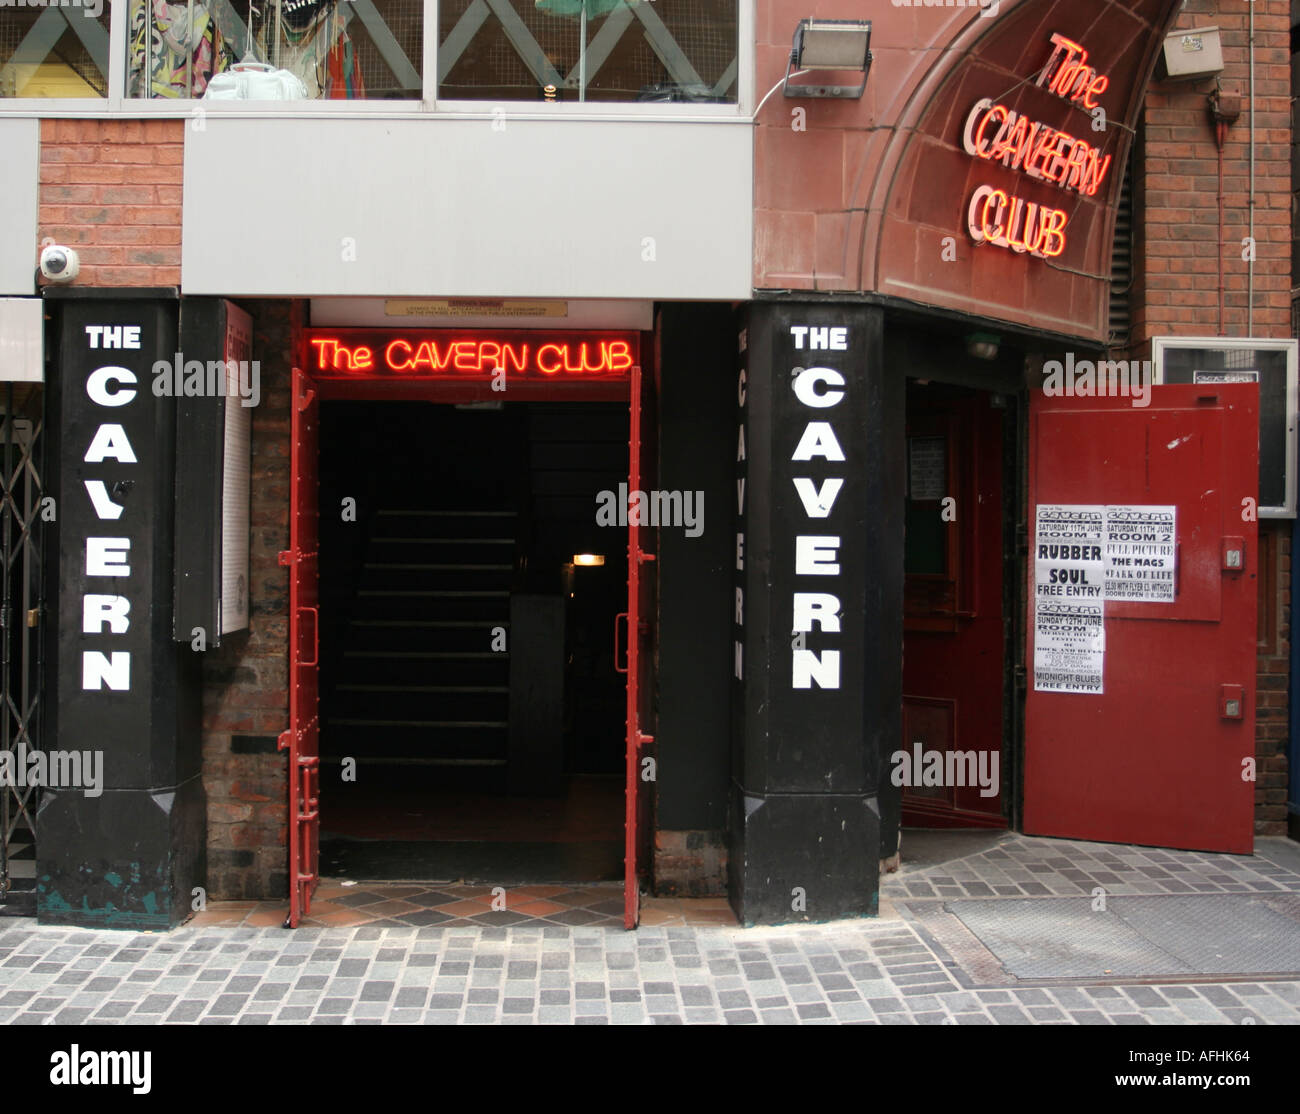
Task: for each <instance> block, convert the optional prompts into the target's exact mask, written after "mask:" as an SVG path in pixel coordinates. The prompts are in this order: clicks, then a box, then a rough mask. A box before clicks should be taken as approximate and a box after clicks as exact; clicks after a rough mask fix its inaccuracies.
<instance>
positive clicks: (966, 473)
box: [893, 380, 1016, 829]
mask: <svg viewBox="0 0 1300 1114" xmlns="http://www.w3.org/2000/svg"><path fill="white" fill-rule="evenodd" d="M1013 405H1014V400H1013V399H1011V398H1009V397H1008V396H1006V395H1000V394H995V393H992V392H989V391H981V390H975V389H971V388H969V387H961V386H955V385H950V384H944V383H939V382H935V381H925V380H909V381H908V385H907V503H906V540H905V548H904V596H903V599H904V610H903V632H904V633H903V738H902V740H901V744H902V747H901V750H900V751H899V752H897V753H896V754H895V756H894V757H895V761H894V763H893V766H894V776H895V779H896V780H895V784H899V783H900V781H899V779H901V784H902V787H903V793H902V821H903V826H904V827H905V828H911V829H918V828H920V829H926V828H930V829H933V828H939V829H944V828H1005V827H1006V826H1007V823H1008V807H1007V806H1008V805H1009V803H1010V800H1009V799H1010V797H1011V793H1010V792H1009V790H1008V787H1009V786H1010V784H1011V781H1010V770H1009V769H1008V763H1007V760H1006V759H1007V756H1008V755H1010V754H1011V753H1012V752H1013V748H1011V747H1010V746H1008V745H1007V741H1008V737H1009V728H1010V725H1012V724H1013V723H1014V715H1013V708H1012V701H1013V699H1014V688H1013V683H1012V681H1013V676H1014V674H1013V670H1012V667H1011V665H1010V658H1009V653H1010V634H1009V627H1008V625H1007V622H1006V617H1007V616H1008V615H1010V614H1013V611H1014V609H1009V608H1008V607H1007V604H1006V601H1007V600H1009V599H1010V598H1012V595H1013V593H1014V590H1015V589H1014V585H1015V579H1014V578H1015V568H1014V561H1015V552H1016V549H1015V537H1014V529H1013V527H1012V526H1011V524H1010V523H1011V518H1012V516H1009V515H1007V514H1006V513H1004V509H1005V508H1007V507H1010V506H1012V505H1013V504H1014V499H1015V494H1014V487H1012V488H1011V489H1010V490H1009V489H1008V487H1007V483H1008V481H1009V480H1010V481H1014V477H1015V459H1014V455H1013V456H1011V457H1008V456H1007V452H1008V447H1009V446H1014V444H1015V437H1014V432H1013V431H1014V426H1013V424H1012V423H1013V422H1014V420H1015V419H1014V412H1013V410H1012V409H1011V407H1013Z"/></svg>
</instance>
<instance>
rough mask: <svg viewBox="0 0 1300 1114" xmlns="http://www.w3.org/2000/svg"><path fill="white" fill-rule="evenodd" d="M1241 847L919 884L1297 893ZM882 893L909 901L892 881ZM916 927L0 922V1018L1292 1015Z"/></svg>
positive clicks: (1046, 854)
mask: <svg viewBox="0 0 1300 1114" xmlns="http://www.w3.org/2000/svg"><path fill="white" fill-rule="evenodd" d="M1234 862H1235V860H1233V861H1228V862H1223V863H1221V862H1219V861H1217V860H1216V859H1215V858H1214V857H1212V856H1198V855H1196V854H1195V853H1185V852H1167V853H1154V852H1145V851H1141V850H1139V849H1131V848H1120V849H1117V850H1113V851H1112V850H1109V849H1105V848H1099V847H1092V848H1091V849H1090V848H1089V846H1088V845H1082V844H1074V843H1071V842H1070V841H1055V840H1043V841H1037V840H1026V839H1024V838H1023V837H1019V836H1015V837H1008V839H1006V840H1004V841H1001V842H1000V843H999V844H998V846H997V847H995V848H992V849H990V850H989V851H987V852H986V853H985V854H984V855H980V856H967V857H965V858H963V859H961V860H959V861H958V862H956V863H951V864H949V865H948V866H947V868H946V869H942V868H939V869H935V870H933V871H931V872H930V873H931V874H932V875H933V876H934V877H932V878H930V879H929V881H930V882H931V883H933V885H932V886H931V889H933V886H934V885H940V886H946V885H953V886H956V887H958V888H960V889H961V891H962V893H963V894H966V895H972V896H975V895H979V896H982V897H985V898H989V889H990V888H991V889H992V893H995V894H996V893H1002V892H1003V891H1008V892H1007V893H1006V896H1021V895H1022V894H1023V893H1025V892H1037V891H1033V890H1032V889H1031V887H1033V886H1040V887H1041V888H1042V892H1043V893H1044V894H1048V895H1050V894H1051V893H1052V892H1053V891H1054V890H1055V891H1061V892H1078V889H1079V887H1080V886H1081V885H1091V884H1092V883H1094V882H1095V883H1097V884H1107V889H1108V891H1109V892H1112V893H1115V892H1117V889H1116V887H1117V886H1118V885H1121V884H1122V883H1116V882H1112V881H1111V880H1112V879H1122V880H1124V881H1125V882H1127V881H1129V880H1132V881H1133V882H1134V885H1133V886H1132V887H1131V889H1132V892H1134V893H1145V894H1155V893H1159V892H1161V891H1162V889H1166V890H1167V888H1168V887H1169V886H1170V885H1179V886H1185V887H1187V888H1188V890H1187V891H1186V892H1210V890H1209V889H1207V888H1206V887H1207V884H1213V885H1215V886H1220V887H1227V886H1231V885H1244V886H1247V887H1249V889H1250V892H1261V891H1263V890H1267V889H1269V888H1270V887H1272V888H1275V889H1276V888H1286V889H1288V890H1294V891H1295V892H1300V876H1297V875H1295V874H1293V873H1292V872H1289V871H1286V870H1284V869H1278V868H1274V867H1272V865H1271V864H1267V865H1268V869H1267V870H1266V869H1262V866H1263V865H1264V864H1261V863H1258V862H1256V861H1253V860H1245V863H1246V864H1249V865H1234ZM917 873H920V872H917ZM940 879H945V880H951V882H949V881H940ZM1225 879H1230V880H1229V881H1225ZM1232 880H1236V881H1232ZM916 881H918V879H917V878H915V877H913V878H911V879H910V880H909V887H910V884H911V883H914V882H916ZM981 886H984V887H985V889H980V887H981ZM997 887H1001V888H1002V889H1001V890H999V889H997ZM883 889H884V890H885V891H886V892H891V891H892V893H893V894H894V895H895V899H896V900H897V897H898V896H900V895H901V896H903V898H904V900H911V899H910V898H907V897H906V894H907V893H908V892H909V891H908V888H905V887H904V886H903V885H902V884H900V882H899V881H898V880H897V879H894V878H887V879H885V882H884V886H883ZM1225 892H1227V891H1226V890H1225ZM1243 892H1244V891H1243ZM989 899H990V900H993V901H996V900H998V899H997V898H989ZM927 900H928V901H929V902H930V903H931V904H930V906H929V908H931V909H935V908H936V907H935V905H934V904H933V901H934V899H933V898H932V897H931V898H926V899H921V900H920V901H918V905H917V906H916V907H915V908H916V909H920V908H921V907H922V902H923V901H927ZM1040 900H1047V901H1050V900H1053V899H1052V898H1051V897H1050V896H1044V897H1042V898H1040ZM905 908H906V907H905ZM1009 908H1010V907H1009ZM911 924H912V922H911V919H910V917H909V918H905V919H904V920H902V921H890V922H874V921H851V922H840V923H838V924H830V925H820V926H814V925H795V926H790V927H789V928H788V929H785V930H781V931H780V933H779V934H776V933H773V934H770V935H769V934H767V930H754V931H753V933H752V934H750V932H749V930H737V929H735V928H722V927H712V926H690V925H673V926H667V927H662V928H651V927H647V928H645V929H642V930H641V931H640V932H638V933H636V934H628V933H624V932H623V931H622V930H621V928H615V927H609V928H606V927H603V926H599V925H595V926H590V927H577V928H570V927H562V926H556V925H549V926H537V925H527V924H522V925H513V926H510V927H506V926H502V925H498V926H470V927H465V928H461V927H457V928H454V929H450V930H448V929H425V928H420V929H417V928H415V927H413V926H410V925H403V926H392V925H384V926H366V928H365V929H341V928H339V929H334V928H323V927H322V928H312V929H311V930H310V934H306V933H304V932H303V930H298V931H297V932H295V933H292V934H288V933H285V932H284V931H283V930H282V929H279V928H278V926H276V927H275V928H274V929H272V928H266V929H260V928H242V927H241V928H236V929H230V928H225V927H210V928H205V929H202V930H201V931H199V930H195V929H193V928H189V927H186V928H182V929H179V930H176V931H175V932H173V933H169V934H129V935H127V936H125V937H122V936H121V935H119V934H113V937H112V939H111V941H110V942H107V943H103V944H101V943H99V941H100V940H102V939H103V938H104V936H105V935H106V934H101V933H99V932H94V931H78V932H76V933H68V932H60V931H57V930H56V931H51V930H48V929H41V928H38V927H36V926H34V925H33V924H32V923H31V922H29V921H23V920H19V919H15V920H14V922H13V923H11V924H8V925H5V926H3V927H0V1022H4V1021H9V1022H10V1023H19V1024H27V1023H40V1022H41V1021H43V1020H46V1019H54V1020H57V1021H59V1022H64V1021H69V1022H72V1023H86V1022H89V1023H91V1024H101V1023H106V1022H107V1023H125V1024H138V1023H143V1024H152V1023H157V1022H163V1023H169V1024H194V1023H196V1022H198V1023H203V1024H226V1023H230V1022H232V1021H237V1022H238V1023H240V1024H303V1023H317V1024H353V1023H355V1024H364V1023H371V1022H377V1021H381V1020H387V1021H389V1022H392V1023H399V1024H401V1023H405V1024H416V1023H425V1024H455V1023H470V1024H501V1023H515V1022H521V1023H540V1024H563V1025H569V1024H574V1023H582V1024H642V1023H647V1022H653V1023H656V1024H659V1023H682V1022H684V1023H686V1024H718V1023H729V1024H740V1023H744V1024H752V1023H766V1024H790V1023H804V1024H835V1023H850V1022H858V1023H864V1022H867V1023H870V1022H879V1023H882V1024H915V1023H919V1024H949V1023H953V1024H958V1025H961V1024H1028V1023H1038V1024H1057V1023H1065V1024H1110V1023H1113V1024H1145V1023H1158V1024H1168V1023H1179V1024H1203V1023H1217V1024H1223V1023H1241V1022H1242V1021H1245V1020H1256V1021H1259V1022H1260V1023H1290V1024H1296V1023H1300V978H1293V979H1287V980H1278V981H1269V980H1267V979H1265V980H1260V981H1257V982H1255V983H1236V984H1231V983H1221V982H1216V981H1215V980H1214V979H1212V978H1206V979H1204V980H1203V981H1201V982H1197V983H1196V984H1194V985H1191V984H1173V985H1149V986H1148V985H1140V986H1127V985H1123V986H1119V985H1079V986H1059V987H1032V986H1031V987H1024V986H1017V985H1015V981H1014V980H1013V979H1011V978H1010V976H1007V975H1002V974H999V975H997V976H994V977H992V978H991V979H990V978H989V976H987V975H984V976H981V977H980V979H978V980H976V981H975V987H974V988H973V989H967V986H966V980H968V979H975V976H974V975H973V974H972V973H971V972H969V971H968V972H965V973H959V972H960V969H959V968H953V969H949V968H948V967H947V966H946V965H945V962H944V961H945V959H946V957H945V956H944V955H943V953H942V951H939V954H938V955H936V953H935V951H932V950H931V948H930V947H928V946H927V944H926V943H925V942H923V940H922V939H921V937H920V936H919V935H918V934H917V933H916V932H914V931H913V929H912V927H911ZM74 936H75V937H76V938H78V940H79V942H78V943H77V945H76V946H75V947H73V946H70V940H71V939H72V938H73V937H74ZM926 939H927V940H931V939H935V937H932V936H927V938H926ZM936 950H938V949H936ZM956 958H957V959H958V961H959V962H962V963H964V962H966V961H965V959H964V958H963V955H960V954H959V955H957V957H956ZM15 960H16V962H13V961H15ZM953 976H959V977H958V981H954V978H953ZM990 981H991V984H992V985H985V984H987V983H989V982H990ZM187 996H188V997H187Z"/></svg>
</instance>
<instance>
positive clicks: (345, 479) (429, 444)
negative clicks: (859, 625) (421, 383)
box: [319, 400, 628, 884]
mask: <svg viewBox="0 0 1300 1114" xmlns="http://www.w3.org/2000/svg"><path fill="white" fill-rule="evenodd" d="M627 415H628V410H627V404H626V403H602V402H518V403H495V402H493V403H476V404H468V405H466V404H462V405H453V404H448V403H433V402H424V401H410V400H405V401H327V402H323V403H322V404H321V412H320V431H321V437H320V497H319V506H320V597H321V598H320V685H321V689H320V691H321V703H320V724H321V732H320V747H321V817H322V830H321V873H322V874H323V875H325V876H335V877H345V878H356V879H368V880H406V879H412V880H415V879H418V880H425V881H447V880H453V881H454V880H464V881H466V882H492V883H494V884H495V883H502V884H524V883H538V882H556V881H565V882H586V881H603V880H611V881H612V880H617V879H621V878H622V877H623V870H624V867H623V857H624V845H623V835H624V832H623V821H624V808H625V804H624V801H625V798H624V789H625V786H624V779H623V770H624V762H625V732H624V713H625V691H626V690H625V683H624V677H623V675H622V674H620V673H619V672H617V671H616V669H615V664H616V663H615V661H614V629H615V620H616V616H617V615H618V614H619V613H620V612H621V611H623V610H624V609H625V607H626V602H627V556H626V532H625V531H618V530H610V529H608V528H602V527H601V526H599V525H598V524H597V521H596V515H595V509H596V505H597V502H596V501H597V497H598V496H599V494H600V493H601V492H602V491H617V490H618V487H619V484H620V483H626V482H627V478H628V448H627V429H628V427H627V421H628V417H627Z"/></svg>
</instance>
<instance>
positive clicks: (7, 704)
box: [0, 383, 53, 915]
mask: <svg viewBox="0 0 1300 1114" xmlns="http://www.w3.org/2000/svg"><path fill="white" fill-rule="evenodd" d="M3 400H4V412H3V414H0V558H2V562H0V570H2V575H0V915H3V914H6V913H8V914H21V915H31V914H34V913H35V902H36V889H35V887H36V846H35V845H36V806H37V801H38V791H39V786H33V785H28V784H26V781H27V778H26V776H25V772H26V770H27V768H28V756H29V755H30V754H32V753H33V752H34V751H37V750H39V749H40V748H41V745H42V736H41V692H42V677H43V670H42V663H43V654H42V646H41V630H42V627H41V621H42V617H43V614H44V604H45V592H44V576H43V560H42V559H43V556H44V552H43V538H44V530H43V524H44V522H45V521H46V519H47V517H53V505H52V503H51V504H44V503H43V502H42V488H41V473H42V471H43V468H42V462H43V457H44V445H45V437H44V428H45V424H44V413H43V411H44V391H43V389H42V388H41V386H40V385H39V384H26V383H5V384H4V387H3Z"/></svg>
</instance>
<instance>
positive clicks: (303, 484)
mask: <svg viewBox="0 0 1300 1114" xmlns="http://www.w3.org/2000/svg"><path fill="white" fill-rule="evenodd" d="M291 386H292V395H291V401H290V409H291V432H290V438H291V440H290V453H289V459H290V465H289V466H290V480H289V548H288V549H287V550H284V551H283V552H281V553H280V556H279V562H280V564H281V565H285V566H287V567H288V569H289V729H288V730H287V731H284V732H282V733H281V735H280V738H279V747H280V749H281V750H287V751H288V752H289V772H288V783H289V916H288V919H287V920H286V921H285V926H286V927H288V928H296V927H297V926H298V922H299V921H300V920H301V919H302V918H303V917H305V916H306V915H307V914H308V913H310V912H311V897H312V894H313V893H314V892H315V889H316V883H317V882H318V880H319V872H320V704H319V695H320V683H319V682H320V610H319V603H320V599H319V594H318V591H319V583H320V565H319V548H320V547H319V508H318V506H317V503H318V494H319V479H318V469H319V456H318V453H319V443H318V441H319V437H318V435H319V429H320V427H319V422H318V417H319V413H320V400H319V398H318V397H317V394H316V391H315V389H314V388H313V386H312V384H311V381H310V380H309V379H308V378H307V376H306V375H305V374H304V373H303V372H302V371H300V370H299V369H298V368H294V369H293V372H292V384H291ZM308 616H310V623H304V619H306V618H307V617H308ZM308 631H310V633H311V647H312V649H311V653H310V656H308V654H307V653H306V652H305V647H306V645H307V639H306V635H307V632H308Z"/></svg>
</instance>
